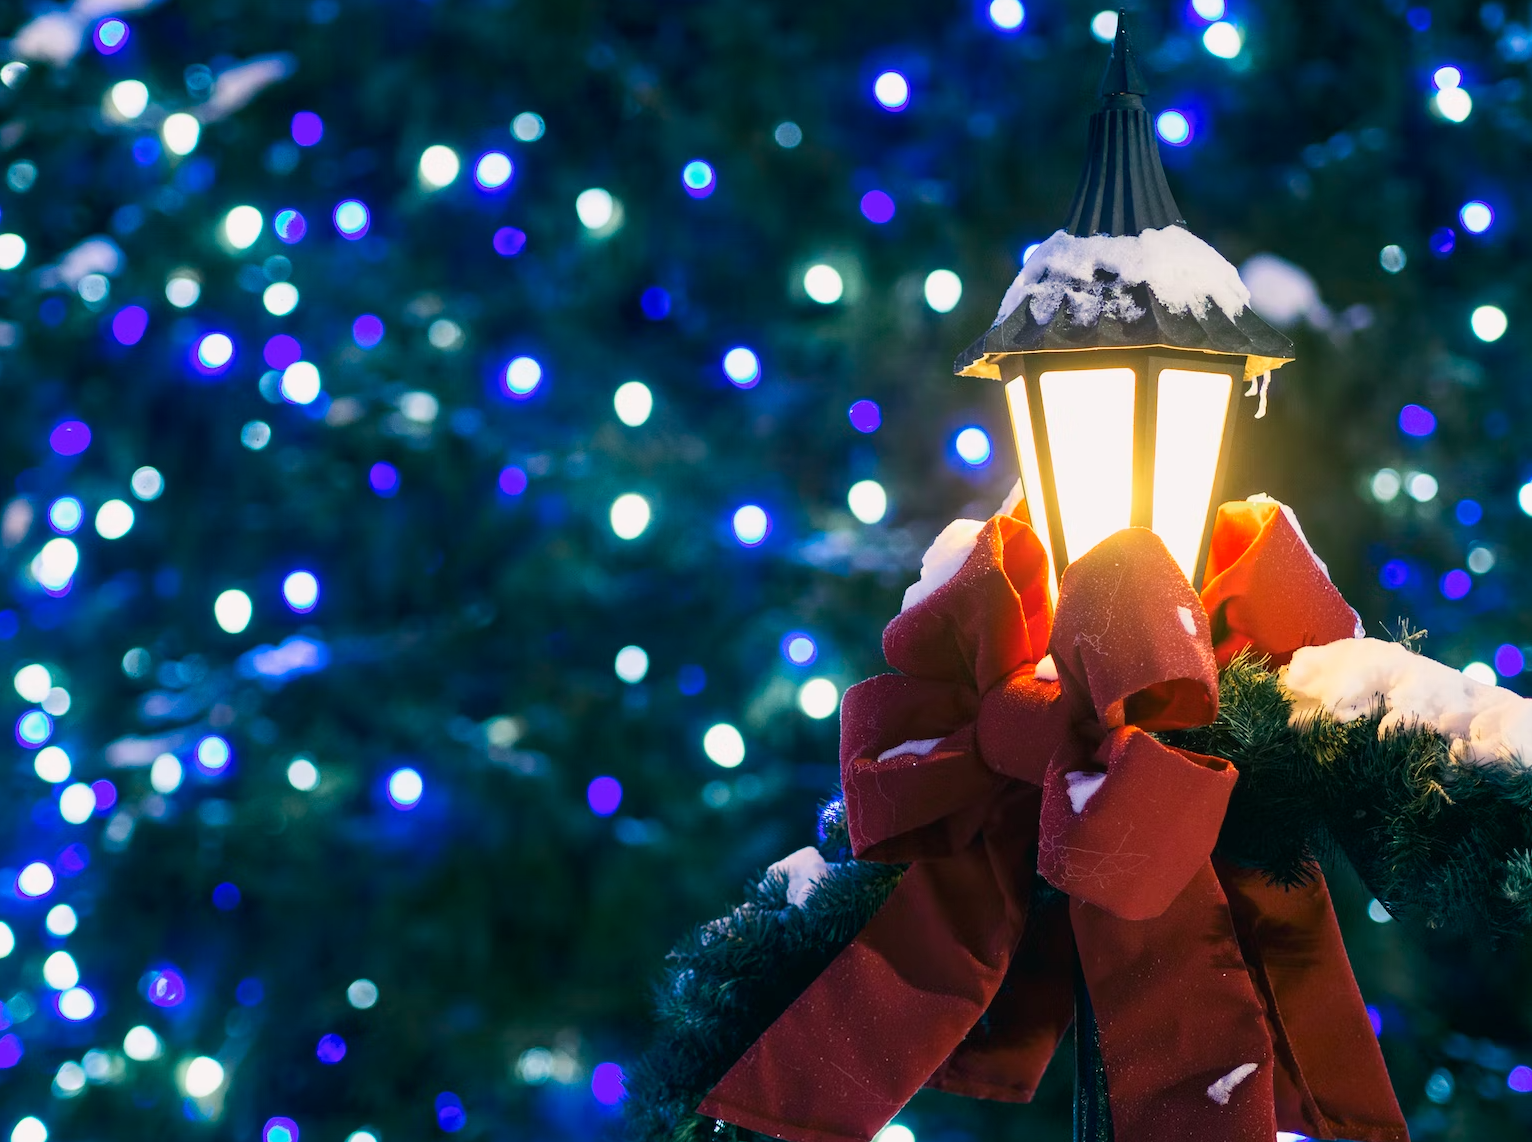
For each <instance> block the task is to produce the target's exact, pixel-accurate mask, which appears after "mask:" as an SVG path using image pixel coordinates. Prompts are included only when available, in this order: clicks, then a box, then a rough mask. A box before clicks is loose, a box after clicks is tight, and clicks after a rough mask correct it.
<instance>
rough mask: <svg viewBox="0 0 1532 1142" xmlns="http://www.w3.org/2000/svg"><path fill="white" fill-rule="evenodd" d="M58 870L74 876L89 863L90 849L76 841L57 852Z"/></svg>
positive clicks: (63, 873)
mask: <svg viewBox="0 0 1532 1142" xmlns="http://www.w3.org/2000/svg"><path fill="white" fill-rule="evenodd" d="M58 865H59V872H60V873H61V874H62V875H64V876H76V875H78V874H79V873H82V872H84V871H85V870H86V868H87V867H89V865H90V850H89V849H88V848H86V847H85V846H84V845H82V844H80V843H79V842H78V841H76V842H75V843H74V844H72V845H69V846H67V847H66V848H65V849H64V851H63V852H61V853H59V859H58Z"/></svg>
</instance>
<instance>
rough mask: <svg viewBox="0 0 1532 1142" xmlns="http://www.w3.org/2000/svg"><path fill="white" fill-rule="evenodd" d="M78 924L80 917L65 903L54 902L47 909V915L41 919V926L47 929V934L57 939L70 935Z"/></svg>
mask: <svg viewBox="0 0 1532 1142" xmlns="http://www.w3.org/2000/svg"><path fill="white" fill-rule="evenodd" d="M79 926H80V917H79V916H78V915H76V914H75V910H74V909H73V908H71V907H69V905H67V904H55V905H54V906H53V907H52V908H50V909H48V915H47V917H46V918H44V920H43V927H44V928H47V929H48V934H49V935H50V936H57V937H59V939H63V938H64V937H65V936H68V935H72V934H73V932H74V930H75V929H76V928H78V927H79Z"/></svg>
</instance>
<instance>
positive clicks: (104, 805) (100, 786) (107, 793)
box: [90, 777, 117, 813]
mask: <svg viewBox="0 0 1532 1142" xmlns="http://www.w3.org/2000/svg"><path fill="white" fill-rule="evenodd" d="M90 791H91V792H92V793H94V794H95V795H96V812H98V813H105V812H106V811H107V810H108V809H110V808H111V807H112V806H113V805H115V804H117V786H115V785H113V784H112V783H111V782H110V781H108V780H107V779H106V778H104V777H103V778H101V779H100V780H99V781H92V782H91V783H90Z"/></svg>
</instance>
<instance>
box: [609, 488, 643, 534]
mask: <svg viewBox="0 0 1532 1142" xmlns="http://www.w3.org/2000/svg"><path fill="white" fill-rule="evenodd" d="M610 518H611V524H612V533H613V534H614V535H616V536H617V538H618V539H637V538H638V537H639V536H641V535H643V534H644V532H645V531H646V530H648V528H649V519H650V511H649V501H648V500H646V499H644V497H643V496H641V495H639V494H638V493H637V492H627V493H625V494H623V495H620V496H618V497H617V498H616V499H615V500H613V501H612V510H611V512H610Z"/></svg>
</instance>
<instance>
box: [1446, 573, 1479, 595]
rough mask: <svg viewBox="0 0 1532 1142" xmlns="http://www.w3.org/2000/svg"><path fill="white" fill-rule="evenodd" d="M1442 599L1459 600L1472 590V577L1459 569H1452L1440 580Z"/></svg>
mask: <svg viewBox="0 0 1532 1142" xmlns="http://www.w3.org/2000/svg"><path fill="white" fill-rule="evenodd" d="M1440 587H1441V592H1442V597H1443V598H1447V599H1461V598H1462V597H1463V596H1464V595H1466V594H1468V592H1469V591H1471V590H1472V589H1473V577H1472V576H1470V575H1469V574H1468V572H1467V571H1464V570H1463V569H1462V568H1460V567H1454V568H1453V569H1452V570H1451V571H1448V572H1447V573H1446V574H1445V575H1443V576H1442V578H1441V583H1440Z"/></svg>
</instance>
